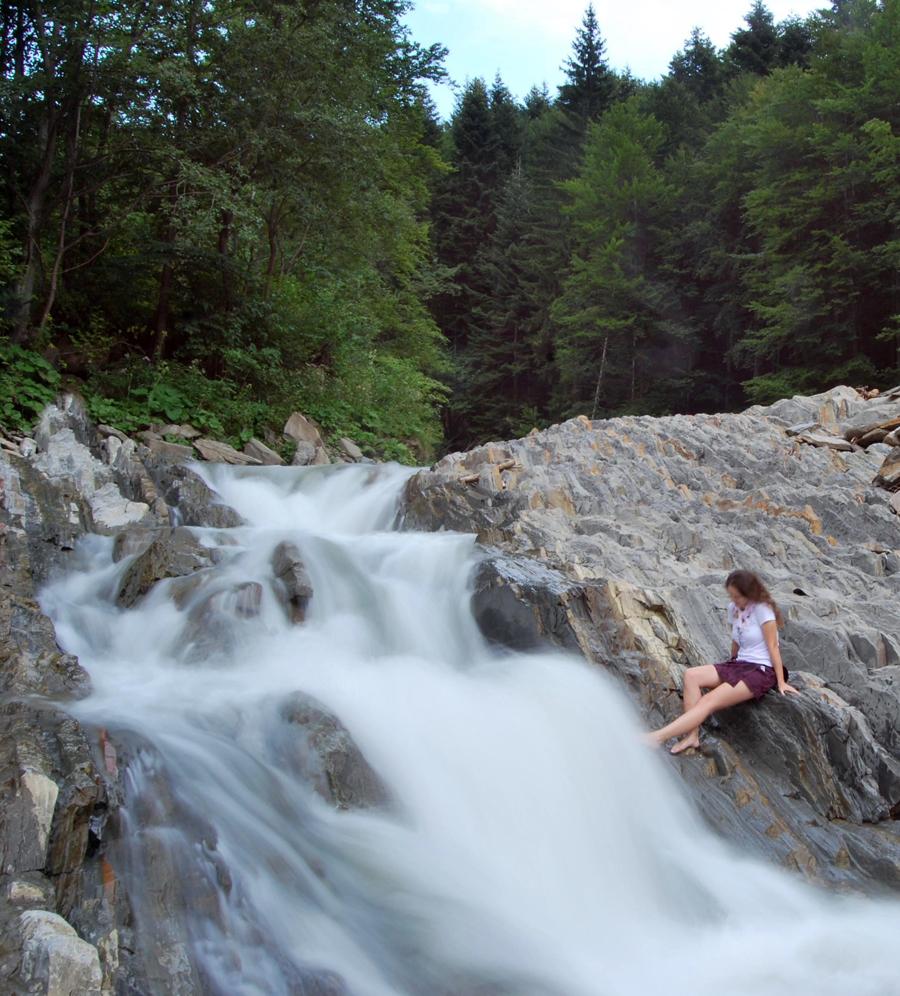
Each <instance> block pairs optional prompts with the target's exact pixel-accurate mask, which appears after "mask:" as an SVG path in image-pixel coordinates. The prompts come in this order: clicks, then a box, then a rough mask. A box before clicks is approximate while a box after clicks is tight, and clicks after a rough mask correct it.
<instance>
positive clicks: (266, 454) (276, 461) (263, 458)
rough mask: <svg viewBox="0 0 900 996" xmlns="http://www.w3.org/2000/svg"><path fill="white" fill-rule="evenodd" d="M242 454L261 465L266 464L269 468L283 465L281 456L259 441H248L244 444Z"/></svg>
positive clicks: (254, 439)
mask: <svg viewBox="0 0 900 996" xmlns="http://www.w3.org/2000/svg"><path fill="white" fill-rule="evenodd" d="M244 452H245V453H246V454H247V456H250V457H253V459H254V460H258V461H259V462H260V463H262V464H266V465H268V466H271V467H277V466H280V465H281V464H283V463H284V460H283V459H282V457H281V454H279V453H276V452H275V450H273V449H271V448H270V447H268V446H266V444H265V443H264V442H263V441H262V440H260V439H256V438H253V439H250V440H248V442H246V443H245V444H244Z"/></svg>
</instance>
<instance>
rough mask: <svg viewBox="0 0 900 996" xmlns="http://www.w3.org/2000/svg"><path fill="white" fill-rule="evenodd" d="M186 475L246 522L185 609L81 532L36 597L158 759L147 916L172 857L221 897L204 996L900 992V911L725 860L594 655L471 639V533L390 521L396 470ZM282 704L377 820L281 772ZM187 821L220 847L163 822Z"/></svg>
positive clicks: (400, 471)
mask: <svg viewBox="0 0 900 996" xmlns="http://www.w3.org/2000/svg"><path fill="white" fill-rule="evenodd" d="M203 473H205V474H207V475H208V479H209V480H210V483H211V484H212V486H213V487H215V488H216V490H217V491H218V492H219V493H220V494H221V495H222V498H223V500H224V501H225V502H227V503H228V504H230V505H232V506H234V507H235V508H236V509H237V510H238V511H239V512H240V513H241V514H242V515H243V516H244V517H245V519H246V520H247V523H248V525H246V526H244V527H241V528H237V529H230V530H221V531H219V530H197V532H198V534H199V535H200V536H201V538H202V540H203V542H204V544H206V545H208V546H210V547H214V548H216V549H217V550H218V554H219V555H220V556H221V562H220V563H219V565H218V566H217V567H216V568H215V569H213V570H212V571H210V572H208V577H207V578H206V579H205V580H206V585H205V587H201V588H199V589H198V590H197V591H196V592H195V593H194V594H193V595H188V596H187V597H186V598H185V597H182V598H181V599H180V600H179V605H176V604H175V602H173V600H172V598H171V592H170V590H169V589H170V588H171V583H170V582H165V583H160V584H158V585H156V587H155V588H154V589H153V590H152V591H151V593H150V594H149V596H148V597H147V598H145V599H144V600H143V601H142V602H141V603H140V604H139V605H138V606H137V607H135V608H134V609H131V610H127V611H123V610H120V609H118V608H117V607H116V606H115V602H114V599H115V593H116V591H117V587H118V582H119V579H120V578H121V576H122V573H123V571H124V570H125V568H126V567H127V565H128V561H127V560H125V561H122V562H120V563H113V560H112V541H111V540H109V539H105V538H101V537H89V538H88V539H87V541H86V542H84V543H83V544H82V546H81V548H80V551H79V556H80V558H81V563H80V567H81V569H80V570H78V571H76V572H74V573H72V574H70V575H68V576H67V577H65V578H63V579H62V580H61V581H59V582H57V583H56V584H55V585H54V586H52V587H51V588H49V589H47V590H46V591H45V593H44V596H43V602H44V607H45V609H46V610H47V611H48V612H49V613H50V615H51V616H52V618H53V619H54V622H55V624H56V627H57V633H58V636H59V639H60V642H61V643H62V644H63V645H64V646H65V648H66V649H67V650H70V651H71V652H73V653H76V654H78V656H79V657H80V659H81V661H82V663H83V665H84V666H85V667H86V668H87V669H88V670H89V671H90V673H91V676H92V678H93V685H94V691H93V694H92V695H91V696H90V697H89V698H88V699H86V700H84V701H82V702H80V703H78V704H77V706H76V707H75V712H76V714H77V715H78V716H79V718H81V719H82V720H83V721H84V722H87V723H91V724H97V725H103V726H108V727H109V728H110V729H112V730H113V731H117V732H118V733H119V734H120V735H121V734H127V735H129V736H132V737H133V738H134V739H135V740H137V741H140V742H145V743H146V744H148V745H152V749H147V750H141V751H138V752H137V755H136V758H135V760H134V762H133V763H132V764H131V765H130V767H129V771H128V782H127V794H128V798H127V800H126V807H125V813H126V817H127V819H126V827H127V828H128V831H129V832H128V833H127V835H126V840H124V841H123V842H122V843H123V845H124V850H123V851H122V852H121V853H122V855H123V858H122V865H123V867H124V868H126V869H128V870H127V871H126V872H125V874H126V877H127V876H128V875H130V877H131V881H129V882H128V887H129V892H130V894H131V895H132V896H133V897H134V899H135V904H136V909H137V918H138V926H139V928H140V927H141V913H142V909H144V910H146V909H149V907H148V906H147V905H146V903H142V897H143V898H145V897H144V893H145V892H146V890H147V889H148V888H149V885H148V883H150V882H153V881H156V883H157V886H159V882H158V879H159V877H160V876H161V875H163V874H164V872H165V869H166V868H168V867H171V868H176V869H178V874H179V875H180V876H182V879H183V884H182V888H184V889H185V890H186V891H189V888H190V882H191V881H192V880H193V879H192V876H194V878H195V879H196V880H197V881H201V882H203V883H205V889H206V891H207V893H209V892H210V891H211V892H212V895H213V900H214V901H213V902H212V903H210V902H209V901H208V896H207V899H206V900H204V901H203V902H199V901H198V903H197V905H196V908H194V906H193V905H192V904H191V903H190V902H189V903H188V909H187V910H186V912H185V921H184V923H185V931H186V934H187V942H188V943H189V945H190V950H191V959H192V961H193V962H194V963H195V964H196V965H199V966H200V972H201V975H202V978H203V979H204V986H205V987H206V988H207V989H208V990H209V991H212V992H216V993H227V994H229V996H242V994H260V996H280V994H288V993H297V992H298V991H300V989H299V988H298V986H299V984H298V982H297V979H298V977H300V976H301V975H302V972H303V971H306V970H315V971H322V972H326V973H327V972H332V973H334V974H335V975H337V976H340V977H341V978H342V979H343V980H344V982H345V984H346V991H347V992H348V993H350V994H352V996H394V994H398V996H399V994H404V996H407V994H408V996H413V994H415V996H469V994H475V993H479V994H487V993H502V994H510V996H655V994H663V993H666V994H676V996H677V994H685V996H687V994H690V996H694V994H696V993H709V992H719V993H728V994H729V996H807V994H809V996H812V994H816V996H830V994H834V996H850V994H852V996H892V994H894V996H896V994H897V993H900V976H898V973H897V953H896V945H897V940H898V937H900V916H898V906H897V905H896V904H889V903H886V902H883V901H879V902H876V901H875V900H870V901H864V900H858V899H857V900H854V899H847V898H838V897H830V896H827V895H824V894H822V893H821V892H818V891H813V890H812V889H810V888H808V887H806V886H804V885H803V884H802V883H801V882H799V881H798V880H797V879H796V878H794V877H792V876H789V875H788V874H787V873H784V872H782V871H780V870H777V869H775V868H772V867H769V866H767V865H764V864H762V863H760V862H758V861H756V860H751V859H749V858H748V857H746V856H744V855H741V854H738V853H736V852H735V851H733V850H731V849H730V848H729V847H727V846H726V845H725V844H723V843H722V842H720V841H719V840H718V839H717V838H715V837H714V836H713V835H712V834H711V833H710V831H708V830H707V829H706V828H705V827H704V825H703V824H702V822H701V821H700V820H699V819H698V817H697V816H696V815H695V814H694V813H693V812H692V811H691V809H690V806H689V805H688V804H686V802H685V801H684V800H683V799H682V797H681V795H680V794H679V791H678V787H677V786H676V784H675V783H674V782H673V780H672V778H671V776H670V774H669V772H668V771H667V770H666V768H665V767H664V765H662V764H661V762H660V759H659V758H658V757H657V756H656V755H655V754H654V753H653V752H652V751H651V750H650V749H649V748H647V747H645V746H644V745H643V744H642V743H641V742H640V739H639V731H640V723H639V721H638V719H637V717H636V716H635V715H634V713H633V711H632V709H631V707H630V704H629V702H628V701H627V700H626V699H625V697H624V696H623V695H622V694H621V693H620V692H619V691H618V690H617V689H616V687H615V685H614V683H613V682H612V681H611V680H610V679H608V678H607V676H606V675H605V674H604V673H603V672H602V671H601V669H600V668H598V667H596V666H589V665H587V664H585V663H584V662H582V661H580V660H576V659H575V658H573V657H571V656H566V655H562V654H555V653H529V654H524V653H515V654H513V653H501V652H499V651H497V650H494V649H492V648H490V647H488V646H487V645H486V643H485V642H484V640H483V639H482V637H481V636H480V634H479V632H478V630H477V628H476V626H475V624H474V622H473V619H472V616H471V613H470V610H469V588H468V584H469V580H470V577H471V574H472V567H473V564H474V563H475V561H476V559H477V556H478V551H477V548H476V546H475V543H474V538H473V537H471V536H467V535H463V534H454V533H446V532H442V533H415V532H401V531H395V530H394V529H393V528H392V527H393V524H394V519H395V513H396V507H397V499H398V495H399V492H400V490H401V488H402V486H403V483H404V482H405V480H406V478H407V477H408V475H409V473H410V471H409V470H407V469H406V468H401V467H398V466H390V465H389V466H381V467H378V468H373V467H367V466H353V467H342V468H329V467H325V468H308V469H295V468H265V469H252V470H248V469H234V468H224V467H207V468H206V469H205V470H204V471H203ZM283 540H290V541H292V542H293V543H295V544H296V545H297V546H298V547H299V548H300V550H301V551H302V555H303V558H304V561H305V563H306V565H307V568H308V571H309V574H310V577H311V579H312V584H313V588H314V592H315V594H314V597H313V600H312V602H311V605H310V611H309V614H308V618H307V621H306V622H305V623H304V624H303V625H299V626H292V625H291V624H290V623H289V622H288V620H287V617H286V614H285V612H284V610H283V609H282V607H281V605H280V604H279V602H278V600H277V599H276V597H275V595H274V593H273V589H272V582H273V580H274V579H273V574H272V568H271V565H270V558H271V554H272V551H273V548H274V547H275V546H276V545H277V544H278V543H279V542H281V541H283ZM248 581H249V582H258V583H260V584H262V586H263V597H262V602H261V605H260V607H259V612H258V614H257V615H255V616H254V617H253V618H243V617H242V616H241V613H240V612H239V611H232V612H230V613H229V614H228V615H227V616H226V615H220V617H219V621H218V622H217V623H216V624H215V627H214V628H215V632H214V633H213V634H212V636H213V639H211V640H210V639H209V634H207V635H206V641H207V642H206V643H204V642H203V641H202V640H201V641H199V642H198V640H197V638H196V633H197V631H196V629H195V628H193V627H194V626H195V624H194V623H193V622H192V619H194V618H195V615H196V613H195V614H194V615H193V616H192V614H191V609H192V606H195V605H196V604H199V600H200V599H204V598H208V597H209V596H210V593H211V592H216V591H218V592H220V595H219V596H218V598H219V604H220V606H222V605H224V606H225V607H226V608H227V607H228V605H229V604H231V605H232V606H235V605H237V604H238V601H239V600H238V598H237V596H234V595H232V594H230V593H233V592H234V591H235V588H236V586H238V585H241V584H244V583H246V582H248ZM229 599H231V602H230V603H229ZM229 618H230V620H231V621H230V622H228V621H227V619H229ZM204 648H205V649H204ZM298 693H303V694H305V695H308V696H311V697H313V698H314V699H315V700H317V701H318V702H319V703H322V704H323V705H324V706H325V707H326V708H327V710H329V711H330V712H332V713H333V714H335V715H336V716H337V717H339V719H340V721H341V722H342V723H343V725H344V726H346V728H347V729H348V730H349V731H350V733H351V734H352V736H353V738H354V740H355V742H356V743H357V744H358V745H359V747H360V748H361V750H362V752H363V753H364V755H365V757H366V758H367V759H368V761H369V762H370V764H371V765H372V767H373V768H374V770H375V771H376V772H377V774H378V776H379V777H380V779H381V780H382V782H383V783H384V785H385V786H386V787H387V790H388V792H389V795H390V802H389V803H388V804H387V805H384V806H381V807H376V808H369V809H351V810H349V811H339V810H336V809H335V808H334V807H333V806H331V805H329V804H328V803H327V802H325V801H324V800H323V799H322V798H321V797H320V796H319V795H317V794H316V793H315V792H314V791H313V789H312V788H311V786H310V785H309V784H308V783H307V782H305V781H304V780H303V779H302V778H300V777H298V776H297V774H296V771H295V770H294V769H293V767H292V765H291V763H290V762H289V759H290V751H291V745H292V743H294V742H295V741H296V739H297V738H299V737H300V736H301V731H300V730H299V728H298V727H297V726H296V725H295V724H292V723H290V722H289V721H288V720H287V719H286V718H285V717H286V712H285V705H286V703H289V702H291V701H294V700H295V699H296V697H297V695H298ZM160 771H162V772H164V784H165V785H166V786H167V787H168V788H167V791H170V792H171V794H172V797H173V798H175V799H177V800H178V802H179V805H178V806H176V807H174V808H170V809H166V808H165V807H164V806H162V804H161V803H160V801H159V798H158V794H159V786H160V777H159V774H158V773H159V772H160ZM185 812H193V813H195V814H196V815H197V818H198V821H199V822H200V823H201V824H202V825H203V826H206V827H211V828H212V833H213V836H214V838H215V850H214V852H213V850H212V844H211V843H210V842H209V841H206V842H205V843H203V842H201V843H198V841H197V834H196V833H193V834H192V831H191V829H190V828H189V827H187V828H186V827H184V826H178V825H175V826H171V825H165V821H166V819H174V817H172V816H171V814H172V813H176V814H177V813H185ZM148 814H150V816H151V817H152V819H150V818H149V817H148ZM160 814H162V815H160ZM150 824H153V825H152V826H151V825H150ZM200 836H201V837H204V834H203V833H201V834H200ZM205 836H206V837H208V836H209V834H208V833H206V834H205ZM160 855H165V858H164V859H163V858H160V857H159V856H160ZM160 862H161V864H160ZM167 862H168V864H167ZM188 899H189V900H190V895H188ZM145 915H146V914H145ZM144 927H145V929H146V930H147V932H148V934H149V933H152V930H151V925H147V924H145V925H144ZM170 940H171V939H170ZM157 942H158V943H159V944H161V945H163V947H164V946H165V938H163V939H162V940H159V939H158V940H157ZM174 951H175V947H173V948H172V949H171V951H170V955H171V959H172V963H173V965H172V971H173V972H174V973H176V974H177V972H178V971H179V963H178V958H177V955H176V954H174V953H172V952H174ZM298 973H300V975H298ZM159 991H160V993H163V992H164V991H165V990H164V989H162V988H161V989H160V990H159ZM173 991H174V990H173Z"/></svg>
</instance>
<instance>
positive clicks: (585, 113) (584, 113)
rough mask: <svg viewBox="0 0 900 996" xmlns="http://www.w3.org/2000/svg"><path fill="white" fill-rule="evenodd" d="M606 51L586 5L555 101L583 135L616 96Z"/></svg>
mask: <svg viewBox="0 0 900 996" xmlns="http://www.w3.org/2000/svg"><path fill="white" fill-rule="evenodd" d="M605 52H606V42H605V41H604V39H603V36H602V35H601V34H600V26H599V24H598V23H597V15H596V14H595V13H594V5H593V4H588V6H587V10H586V11H585V13H584V18H583V20H582V22H581V27H580V28H579V29H578V31H577V33H576V35H575V41H574V42H573V43H572V55H571V57H569V58H568V59H566V61H565V63H564V64H563V66H562V68H563V69H565V73H566V82H565V83H563V84H562V86H560V88H559V97H558V99H557V103H558V104H559V106H560V107H561V108H562V109H563V110H565V111H566V112H568V114H570V115H571V116H572V117H573V118H574V120H575V122H576V126H577V128H578V129H579V131H580V132H582V133H583V131H584V129H585V128H586V127H587V124H588V122H589V121H596V120H597V119H598V118H599V117H600V115H601V114H603V112H604V111H605V110H606V109H607V108H608V107H609V106H610V104H611V103H612V101H613V98H614V96H615V93H616V78H615V75H614V74H613V72H612V71H611V70H610V68H609V65H608V63H607V61H606V55H605Z"/></svg>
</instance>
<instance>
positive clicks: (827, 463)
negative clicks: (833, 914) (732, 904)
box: [402, 388, 900, 888]
mask: <svg viewBox="0 0 900 996" xmlns="http://www.w3.org/2000/svg"><path fill="white" fill-rule="evenodd" d="M871 403H872V402H870V401H866V400H865V399H863V398H862V397H861V396H860V395H859V393H858V392H856V391H855V390H853V389H850V388H837V389H835V390H834V391H832V392H826V393H825V394H823V395H819V396H817V397H815V398H808V399H806V398H794V399H790V400H788V401H785V402H779V403H778V404H777V405H774V406H772V407H771V409H766V408H760V407H757V408H753V409H749V410H748V411H746V412H743V413H738V414H733V415H724V414H723V415H695V416H671V417H668V418H658V419H657V418H650V417H633V418H618V419H610V420H607V421H594V422H592V421H590V420H589V419H587V418H585V417H583V416H581V417H578V418H575V419H572V420H570V421H568V422H565V423H563V424H561V425H556V426H552V427H551V428H549V429H546V430H544V431H543V432H535V433H533V434H531V435H529V436H528V437H526V438H524V439H518V440H510V441H506V442H498V443H490V444H487V445H485V446H479V447H476V448H474V449H472V450H470V451H468V452H466V453H453V454H449V455H448V456H446V457H444V458H443V459H442V460H440V461H439V462H438V463H437V464H435V465H434V466H433V467H432V468H431V469H430V470H423V471H420V472H419V473H418V474H416V475H414V476H413V477H411V478H410V480H409V481H408V483H407V486H406V491H405V496H404V502H403V510H402V519H403V522H404V524H405V526H406V527H407V528H416V529H442V528H446V529H456V530H461V531H464V532H474V533H476V534H477V535H478V538H479V540H480V542H481V543H482V544H483V545H484V546H485V547H486V548H487V549H488V550H490V551H492V553H491V555H490V556H489V557H488V559H487V561H486V562H485V563H483V564H482V565H481V566H480V568H479V574H478V577H477V578H476V582H475V593H474V602H473V608H474V611H475V613H476V618H477V619H478V620H479V622H480V623H481V625H482V628H483V630H484V631H485V633H486V634H487V635H488V636H489V637H490V638H491V639H494V640H496V641H499V642H503V643H507V644H509V645H513V646H532V645H534V644H535V643H536V642H539V641H541V640H544V641H548V642H550V643H552V644H555V645H558V646H563V647H567V648H570V649H577V650H578V651H579V652H581V653H582V654H584V655H585V656H586V657H588V658H589V659H591V660H594V661H596V662H597V663H599V664H601V665H603V666H605V667H607V668H609V669H610V670H611V671H613V672H615V673H617V674H618V675H619V676H620V677H621V679H622V681H623V683H624V685H625V687H626V688H628V689H629V690H630V691H631V693H632V694H633V695H634V697H635V699H636V700H637V702H638V703H639V704H640V706H641V707H642V709H643V711H644V713H645V715H646V717H647V722H648V725H651V726H654V727H656V726H660V725H662V724H663V723H664V722H666V721H668V720H669V719H672V718H674V717H675V716H676V715H677V714H678V713H679V712H680V709H681V699H680V691H681V685H682V675H683V672H684V669H685V668H686V667H688V666H690V665H694V664H701V663H706V662H710V661H716V660H721V659H723V658H724V657H727V655H728V634H727V632H726V630H725V626H724V622H723V620H724V609H725V605H726V602H727V596H726V594H725V591H724V588H723V581H724V578H725V576H726V574H727V573H728V571H729V570H732V569H734V568H736V567H747V568H750V569H752V570H757V571H759V572H760V573H761V574H762V575H763V576H764V577H765V578H766V580H767V581H768V583H769V585H770V587H771V589H772V591H773V594H774V595H775V597H776V599H777V600H778V602H779V603H780V605H781V606H782V608H783V610H784V612H785V614H786V616H787V626H786V628H785V630H784V631H783V634H782V637H781V641H782V648H783V653H784V657H785V662H786V664H787V666H788V667H789V668H790V669H791V674H792V680H793V679H794V678H796V682H795V683H796V684H797V685H798V686H800V687H802V689H803V693H802V695H801V696H800V697H798V698H788V699H782V698H781V697H778V696H776V695H769V696H767V697H766V698H765V699H764V700H763V701H762V702H761V703H760V704H759V705H757V706H754V707H753V708H745V709H737V710H734V711H733V712H730V713H725V714H722V716H721V718H719V719H717V720H714V721H712V722H711V723H709V724H707V727H706V732H705V735H704V745H703V749H702V753H700V754H697V755H695V756H690V757H684V756H681V757H680V758H679V759H674V758H673V759H671V763H673V764H675V765H676V767H677V769H678V770H679V771H680V772H681V773H682V775H683V776H684V778H685V779H686V781H687V782H688V783H689V785H690V790H691V792H692V793H693V794H694V796H695V797H696V798H697V800H698V804H699V806H700V808H701V809H702V810H703V811H704V812H705V813H707V815H709V814H715V818H714V819H712V822H713V823H715V824H716V825H717V826H718V827H719V828H720V829H721V830H722V832H723V833H725V834H727V835H728V836H731V837H733V838H735V839H738V840H740V841H741V842H742V843H743V844H745V845H747V846H752V847H753V848H754V849H755V850H757V851H758V852H759V853H765V854H768V855H770V856H771V857H773V858H775V859H777V860H779V861H782V862H785V863H787V864H791V865H793V866H795V867H799V868H801V869H802V870H803V871H804V873H805V874H808V875H809V876H810V877H812V878H815V879H818V880H825V881H831V882H835V883H839V884H840V885H842V886H847V885H855V886H862V887H866V884H867V883H868V884H869V886H871V883H873V882H875V881H878V882H880V883H882V884H884V883H890V884H891V885H893V886H894V887H897V888H900V833H898V824H897V822H896V817H897V815H898V813H900V680H898V679H900V633H898V630H897V625H896V620H897V609H896V604H897V585H898V583H900V535H898V532H897V520H896V517H895V515H894V514H893V511H892V510H891V508H890V506H889V499H890V495H889V494H888V493H887V492H885V491H883V490H879V489H878V488H876V487H874V486H873V484H872V478H873V475H874V474H875V472H876V471H877V469H878V467H879V466H880V464H881V460H882V457H881V456H880V455H879V454H877V453H875V452H872V451H866V450H864V449H861V448H857V449H855V450H851V451H848V452H839V451H838V450H835V449H833V448H831V447H818V446H810V445H804V444H802V443H800V442H799V441H798V439H797V438H796V433H795V435H789V433H788V431H786V430H790V429H791V427H792V426H793V427H795V428H796V429H798V430H799V432H804V431H808V426H807V425H806V424H805V423H809V422H814V423H815V424H817V425H820V426H822V425H826V426H828V427H830V431H831V432H832V433H833V432H834V430H835V429H836V427H837V426H838V425H839V424H840V423H841V422H842V421H844V420H846V419H848V418H852V417H854V416H855V415H857V414H858V413H859V412H860V411H861V410H862V409H863V408H865V406H867V405H869V404H871ZM798 423H799V425H798ZM892 817H893V819H892Z"/></svg>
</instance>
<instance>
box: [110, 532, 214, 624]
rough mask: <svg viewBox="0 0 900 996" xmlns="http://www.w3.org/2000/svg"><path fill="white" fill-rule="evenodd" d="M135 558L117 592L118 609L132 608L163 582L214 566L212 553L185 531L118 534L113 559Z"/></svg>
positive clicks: (190, 533)
mask: <svg viewBox="0 0 900 996" xmlns="http://www.w3.org/2000/svg"><path fill="white" fill-rule="evenodd" d="M135 554H136V557H135V560H134V562H133V563H132V564H131V565H130V566H129V568H128V570H127V571H126V572H125V575H124V576H123V578H122V583H121V586H120V588H119V595H118V598H117V601H118V603H119V605H122V606H131V605H134V604H135V602H137V601H138V600H139V599H140V598H142V597H143V596H144V595H146V594H147V592H148V591H149V590H150V589H151V588H152V587H153V585H154V584H156V582H157V581H160V580H162V579H163V578H181V577H184V576H186V575H190V574H193V573H194V572H196V571H202V570H205V569H206V568H209V567H211V566H212V565H213V563H214V560H213V553H212V551H211V550H210V549H209V548H207V547H205V546H203V544H202V543H200V541H199V540H198V539H197V537H196V536H195V535H194V534H193V533H192V532H191V530H190V529H187V528H185V527H178V528H176V529H172V528H164V529H159V530H152V531H151V530H143V531H138V530H131V531H128V532H122V533H120V534H119V535H118V536H117V537H116V543H115V546H114V548H113V557H114V559H115V560H121V559H122V558H123V557H124V556H128V555H135Z"/></svg>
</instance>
